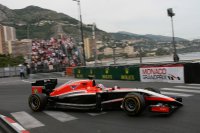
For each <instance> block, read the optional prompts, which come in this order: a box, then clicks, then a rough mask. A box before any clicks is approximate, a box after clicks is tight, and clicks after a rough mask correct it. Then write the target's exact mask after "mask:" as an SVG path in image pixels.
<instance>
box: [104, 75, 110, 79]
mask: <svg viewBox="0 0 200 133" xmlns="http://www.w3.org/2000/svg"><path fill="white" fill-rule="evenodd" d="M102 79H112V75H102Z"/></svg>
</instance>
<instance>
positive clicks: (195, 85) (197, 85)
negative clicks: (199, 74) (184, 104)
mask: <svg viewBox="0 0 200 133" xmlns="http://www.w3.org/2000/svg"><path fill="white" fill-rule="evenodd" d="M186 85H194V86H200V84H186Z"/></svg>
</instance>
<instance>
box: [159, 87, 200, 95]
mask: <svg viewBox="0 0 200 133" xmlns="http://www.w3.org/2000/svg"><path fill="white" fill-rule="evenodd" d="M161 90H165V91H178V92H191V93H198V94H200V90H189V89H176V88H161Z"/></svg>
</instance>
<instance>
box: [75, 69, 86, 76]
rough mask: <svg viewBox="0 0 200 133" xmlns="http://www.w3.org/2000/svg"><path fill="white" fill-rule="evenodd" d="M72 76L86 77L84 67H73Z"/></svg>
mask: <svg viewBox="0 0 200 133" xmlns="http://www.w3.org/2000/svg"><path fill="white" fill-rule="evenodd" d="M74 77H75V78H86V75H85V67H76V68H74Z"/></svg>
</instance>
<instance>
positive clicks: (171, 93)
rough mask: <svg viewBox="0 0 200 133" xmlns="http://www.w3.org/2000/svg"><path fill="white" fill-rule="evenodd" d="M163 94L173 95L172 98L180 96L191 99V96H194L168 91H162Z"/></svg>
mask: <svg viewBox="0 0 200 133" xmlns="http://www.w3.org/2000/svg"><path fill="white" fill-rule="evenodd" d="M161 93H162V94H164V95H172V96H180V97H190V96H193V95H192V94H185V93H176V92H166V91H161Z"/></svg>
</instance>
